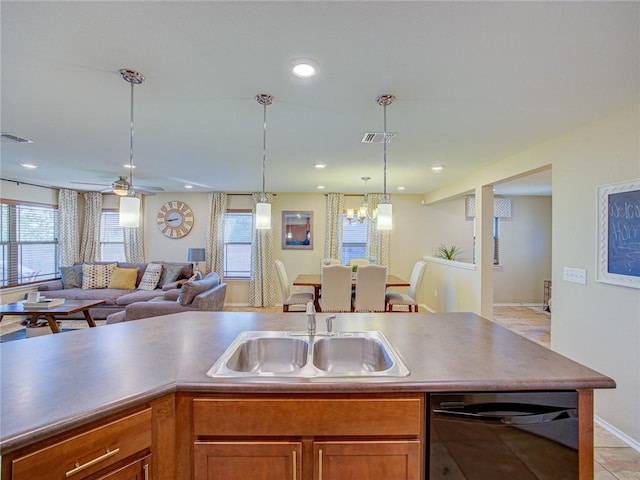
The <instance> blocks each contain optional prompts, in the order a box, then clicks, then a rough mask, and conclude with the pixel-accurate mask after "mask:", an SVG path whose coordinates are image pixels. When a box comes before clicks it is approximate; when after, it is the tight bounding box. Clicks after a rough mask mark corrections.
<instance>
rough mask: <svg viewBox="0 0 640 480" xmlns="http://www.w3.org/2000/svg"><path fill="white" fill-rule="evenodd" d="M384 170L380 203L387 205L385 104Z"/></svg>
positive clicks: (385, 126)
mask: <svg viewBox="0 0 640 480" xmlns="http://www.w3.org/2000/svg"><path fill="white" fill-rule="evenodd" d="M383 142H384V169H383V184H382V187H383V188H382V192H383V195H382V201H383V203H387V104H386V103H385V104H384V137H383Z"/></svg>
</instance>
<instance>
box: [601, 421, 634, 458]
mask: <svg viewBox="0 0 640 480" xmlns="http://www.w3.org/2000/svg"><path fill="white" fill-rule="evenodd" d="M595 420H596V423H597V424H598V425H600V426H601V427H602V428H604V429H605V430H606V431H607V432H609V433H610V434H611V435H613V436H614V437H616V438H617V439H619V440H621V441H623V442H624V443H626V444H627V445H629V446H630V447H631V448H633V449H634V450H636V451H638V452H640V442H638V441H637V440H635V439H633V438H631V437H630V436H629V435H627V434H626V433H624V432H622V431H621V430H618V429H617V428H616V427H614V426H613V425H611V424H610V423H609V422H606V421H604V420H603V419H602V418H600V417H599V416H597V415H596V416H595Z"/></svg>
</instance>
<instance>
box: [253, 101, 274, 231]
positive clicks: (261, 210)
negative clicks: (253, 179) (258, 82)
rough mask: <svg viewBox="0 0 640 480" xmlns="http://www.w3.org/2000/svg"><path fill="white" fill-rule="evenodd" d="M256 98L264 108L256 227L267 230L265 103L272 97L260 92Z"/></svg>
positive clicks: (268, 206)
mask: <svg viewBox="0 0 640 480" xmlns="http://www.w3.org/2000/svg"><path fill="white" fill-rule="evenodd" d="M256 100H257V101H258V103H259V104H260V105H262V107H263V110H264V122H263V128H262V197H261V198H260V202H258V203H256V229H258V230H268V229H270V228H271V204H270V203H267V196H266V195H265V193H264V173H265V167H266V163H267V105H271V103H273V97H272V96H271V95H267V94H266V93H260V94H258V95H256Z"/></svg>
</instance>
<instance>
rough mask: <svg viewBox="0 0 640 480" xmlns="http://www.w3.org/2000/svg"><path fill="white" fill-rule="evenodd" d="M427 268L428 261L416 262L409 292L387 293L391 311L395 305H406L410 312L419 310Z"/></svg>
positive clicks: (386, 297) (388, 305)
mask: <svg viewBox="0 0 640 480" xmlns="http://www.w3.org/2000/svg"><path fill="white" fill-rule="evenodd" d="M426 268H427V264H426V262H423V261H422V260H421V261H419V262H416V264H415V265H414V266H413V271H412V272H411V279H410V280H409V289H408V290H407V293H395V292H390V293H387V294H386V295H385V301H386V303H387V310H388V311H389V312H393V306H394V305H406V306H407V307H408V308H409V311H410V312H411V311H414V312H417V311H418V292H420V287H421V286H422V279H423V278H424V271H425V270H426ZM358 271H359V269H358Z"/></svg>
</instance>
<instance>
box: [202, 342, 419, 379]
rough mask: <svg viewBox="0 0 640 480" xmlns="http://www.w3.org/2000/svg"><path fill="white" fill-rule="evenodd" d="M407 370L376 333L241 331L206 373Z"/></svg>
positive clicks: (372, 374)
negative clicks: (312, 333) (311, 333)
mask: <svg viewBox="0 0 640 480" xmlns="http://www.w3.org/2000/svg"><path fill="white" fill-rule="evenodd" d="M408 374H409V370H408V369H407V367H406V366H405V364H404V363H403V362H402V359H401V358H400V355H399V354H398V352H397V351H396V349H395V348H394V347H393V346H392V345H391V343H390V342H389V340H387V338H386V337H385V336H384V334H383V333H382V332H378V331H366V332H335V333H324V334H323V333H316V334H314V335H309V334H308V333H307V332H289V331H245V332H242V333H241V334H240V335H238V337H236V339H235V340H234V341H233V343H232V344H231V345H230V346H229V347H228V348H227V349H226V350H225V352H224V353H223V354H222V356H221V357H220V358H219V359H218V361H216V363H215V364H214V365H213V366H212V367H211V368H210V369H209V371H208V372H207V375H209V376H210V377H234V378H260V377H267V378H272V377H284V378H286V377H288V378H322V377H328V378H335V377H367V378H380V377H383V378H384V377H404V376H407V375H408Z"/></svg>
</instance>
